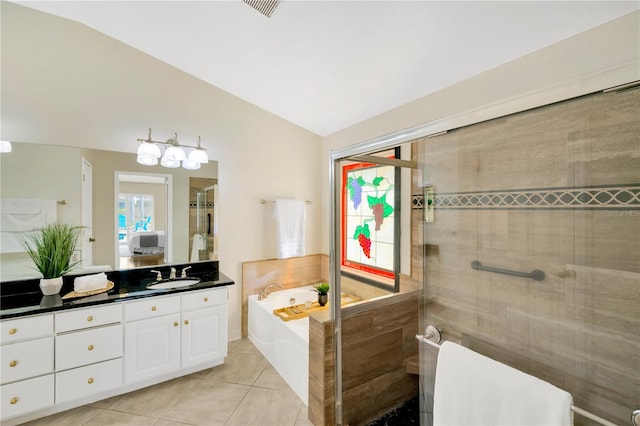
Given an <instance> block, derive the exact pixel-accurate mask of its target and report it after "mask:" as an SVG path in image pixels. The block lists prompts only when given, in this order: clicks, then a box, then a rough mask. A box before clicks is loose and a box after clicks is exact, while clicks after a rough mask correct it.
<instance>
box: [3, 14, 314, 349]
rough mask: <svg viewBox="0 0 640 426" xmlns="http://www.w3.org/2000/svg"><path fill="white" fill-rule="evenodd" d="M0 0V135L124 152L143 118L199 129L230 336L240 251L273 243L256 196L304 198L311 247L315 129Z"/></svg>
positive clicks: (268, 249)
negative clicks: (211, 173)
mask: <svg viewBox="0 0 640 426" xmlns="http://www.w3.org/2000/svg"><path fill="white" fill-rule="evenodd" d="M0 7H1V9H0V14H1V19H2V22H1V24H2V26H1V31H2V34H1V35H2V37H1V43H2V45H1V51H0V52H1V55H2V56H1V59H2V64H1V66H2V68H1V72H2V74H1V77H2V98H1V100H2V111H1V124H2V127H1V134H0V137H2V139H3V140H11V141H18V142H29V143H47V144H55V145H69V146H82V147H90V148H97V149H108V150H114V151H123V152H130V153H131V155H132V156H133V155H134V153H135V150H136V148H137V143H136V139H137V138H144V137H146V134H147V129H148V128H149V127H151V128H152V129H153V136H154V138H156V139H161V140H162V139H168V138H169V137H171V136H173V133H174V132H177V133H178V139H179V140H180V141H182V142H183V143H186V144H189V145H193V144H194V143H195V141H196V139H197V137H198V136H201V137H202V142H203V146H204V147H206V148H207V149H208V153H209V156H210V158H212V159H215V160H218V162H219V169H218V179H219V188H220V191H219V195H220V203H219V206H220V268H221V270H222V271H223V272H224V273H225V274H227V275H228V276H230V277H231V278H233V279H234V280H235V281H236V285H235V286H232V287H230V289H229V290H230V298H229V304H230V309H229V336H230V338H231V339H234V338H239V337H240V312H241V294H242V291H241V278H242V276H241V262H243V261H247V260H256V259H263V258H265V257H270V256H272V255H273V254H274V253H275V249H274V248H273V247H272V246H271V243H272V241H271V239H270V238H265V235H266V234H267V233H268V232H271V231H270V230H269V229H265V227H267V226H272V225H273V223H272V222H268V221H265V219H264V218H265V215H268V213H265V209H270V208H272V206H269V205H266V206H265V205H262V204H260V199H262V198H266V199H273V198H275V197H293V198H299V199H307V200H311V201H313V204H311V205H310V206H307V241H306V251H307V253H318V252H319V251H320V246H321V242H320V232H319V229H320V212H321V203H320V167H321V162H320V161H318V158H319V156H320V147H321V138H320V137H319V136H317V135H315V134H313V133H311V132H309V131H306V130H304V129H302V128H300V127H298V126H295V125H293V124H291V123H289V122H287V121H285V120H283V119H281V118H279V117H276V116H274V115H273V114H270V113H268V112H266V111H264V110H261V109H259V108H258V107H256V106H254V105H251V104H249V103H247V102H245V101H243V100H241V99H239V98H237V97H234V96H232V95H230V94H228V93H226V92H224V91H222V90H220V89H217V88H215V87H213V86H210V85H208V84H206V83H204V82H203V81H201V80H198V79H196V78H194V77H191V76H189V75H187V74H185V73H184V72H182V71H179V70H177V69H176V68H173V67H171V66H169V65H167V64H165V63H163V62H160V61H158V60H156V59H154V58H152V57H150V56H148V55H146V54H143V53H141V52H140V51H138V50H136V49H133V48H131V47H129V46H127V45H124V44H123V43H120V42H118V41H116V40H114V39H111V38H109V37H107V36H105V35H103V34H101V33H98V32H97V31H94V30H92V29H90V28H88V27H85V26H84V25H80V24H77V23H75V22H72V21H68V20H65V19H61V18H57V17H54V16H52V15H48V14H44V13H41V12H37V11H35V10H32V9H28V8H24V7H21V6H18V5H15V4H11V3H7V2H1V3H0ZM185 48H188V46H185ZM16 184H18V183H17V182H16ZM94 195H95V194H94ZM187 197H188V194H187ZM185 226H186V225H185Z"/></svg>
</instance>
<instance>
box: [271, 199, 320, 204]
mask: <svg viewBox="0 0 640 426" xmlns="http://www.w3.org/2000/svg"><path fill="white" fill-rule="evenodd" d="M273 203H275V201H273V200H260V204H273ZM304 203H305V204H311V201H309V200H305V202H304Z"/></svg>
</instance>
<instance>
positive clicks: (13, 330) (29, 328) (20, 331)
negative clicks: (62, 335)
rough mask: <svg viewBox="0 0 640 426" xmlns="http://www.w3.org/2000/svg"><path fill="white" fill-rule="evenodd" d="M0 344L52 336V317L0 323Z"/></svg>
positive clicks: (46, 316)
mask: <svg viewBox="0 0 640 426" xmlns="http://www.w3.org/2000/svg"><path fill="white" fill-rule="evenodd" d="M1 328H2V335H1V336H2V337H0V342H2V343H9V342H15V341H18V340H24V339H34V338H37V337H45V336H51V335H53V315H39V316H36V317H28V318H20V319H15V320H7V321H2V324H1Z"/></svg>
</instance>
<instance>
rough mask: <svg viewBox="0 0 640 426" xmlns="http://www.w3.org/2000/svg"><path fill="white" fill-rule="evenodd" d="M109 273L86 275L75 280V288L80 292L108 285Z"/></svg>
mask: <svg viewBox="0 0 640 426" xmlns="http://www.w3.org/2000/svg"><path fill="white" fill-rule="evenodd" d="M107 283H108V280H107V275H106V274H105V273H104V272H101V273H99V274H93V275H85V276H83V277H78V278H76V279H75V280H73V289H74V290H75V291H76V292H78V293H84V292H86V291H91V290H99V289H102V288H105V287H106V286H107Z"/></svg>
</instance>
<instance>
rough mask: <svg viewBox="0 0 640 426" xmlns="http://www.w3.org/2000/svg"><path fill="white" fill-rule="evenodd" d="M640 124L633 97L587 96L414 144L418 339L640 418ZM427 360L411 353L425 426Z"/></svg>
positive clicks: (429, 354) (430, 365)
mask: <svg viewBox="0 0 640 426" xmlns="http://www.w3.org/2000/svg"><path fill="white" fill-rule="evenodd" d="M639 116H640V90H630V91H624V92H611V93H597V94H593V95H589V96H584V97H581V98H577V99H572V100H567V101H564V102H560V103H556V104H552V105H548V106H545V107H541V108H537V109H534V110H530V111H526V112H522V113H519V114H514V115H511V116H508V117H502V118H498V119H495V120H491V121H487V122H483V123H479V124H475V125H472V126H468V127H465V128H461V129H458V130H456V131H455V132H450V133H449V134H445V135H442V136H438V137H434V138H428V139H424V140H423V142H424V144H423V145H422V148H423V152H422V153H421V156H422V158H423V169H422V171H423V181H422V185H423V186H424V187H428V186H432V187H433V189H434V196H433V205H434V211H433V214H432V215H429V214H425V217H427V218H430V219H431V221H425V222H424V234H423V238H424V250H423V253H424V282H425V289H424V296H423V304H422V306H423V310H422V314H421V315H422V319H421V321H420V332H421V333H422V332H424V327H425V326H427V325H433V326H435V327H437V328H438V329H440V330H441V331H443V336H442V337H443V340H445V341H446V340H448V341H453V342H455V343H458V344H461V345H463V346H465V347H467V348H470V349H472V350H474V351H476V352H478V353H481V354H483V355H486V356H488V357H490V358H492V359H494V360H497V361H499V362H501V363H504V364H507V365H510V366H512V367H514V368H517V369H519V370H521V371H524V372H525V373H528V374H531V375H533V376H536V377H538V378H540V379H542V380H544V381H547V382H549V383H551V384H553V385H555V386H557V387H559V388H561V389H564V390H566V391H568V392H569V393H571V395H572V396H573V403H574V405H575V406H577V407H579V408H581V409H584V410H586V411H588V412H590V413H593V414H595V415H597V416H600V417H602V418H604V419H606V420H608V421H610V422H613V423H615V424H629V419H630V416H631V413H632V411H633V410H634V409H638V408H640V407H638V405H639V403H638V402H639V401H640V355H639V354H640V317H639V316H638V306H640V143H639V140H638V135H639V134H640V120H638V117H639ZM428 196H429V195H428V194H426V193H425V194H423V197H424V199H425V200H424V201H426V200H427V198H428ZM425 205H426V204H425ZM437 356H438V349H437V348H435V347H433V346H430V345H427V344H420V361H421V363H420V367H421V389H420V391H421V424H423V425H430V424H432V410H433V395H434V378H435V371H436V360H437ZM461 409H462V408H461ZM575 424H577V425H581V424H585V425H586V424H594V423H591V421H590V420H587V419H585V417H583V416H582V415H579V414H575Z"/></svg>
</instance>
